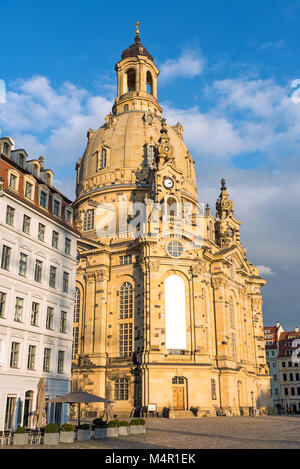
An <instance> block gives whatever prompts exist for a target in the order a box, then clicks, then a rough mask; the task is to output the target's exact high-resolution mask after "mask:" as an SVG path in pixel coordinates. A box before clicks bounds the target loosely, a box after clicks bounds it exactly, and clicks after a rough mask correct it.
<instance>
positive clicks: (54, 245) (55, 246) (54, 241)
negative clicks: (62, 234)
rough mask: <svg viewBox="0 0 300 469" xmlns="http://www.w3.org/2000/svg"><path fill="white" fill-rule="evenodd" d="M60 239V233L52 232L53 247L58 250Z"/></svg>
mask: <svg viewBox="0 0 300 469" xmlns="http://www.w3.org/2000/svg"><path fill="white" fill-rule="evenodd" d="M58 238H59V233H57V232H56V231H53V232H52V247H53V248H56V249H58Z"/></svg>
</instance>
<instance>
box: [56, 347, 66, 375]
mask: <svg viewBox="0 0 300 469" xmlns="http://www.w3.org/2000/svg"><path fill="white" fill-rule="evenodd" d="M64 360H65V352H64V351H63V350H59V351H58V361H57V373H63V372H64Z"/></svg>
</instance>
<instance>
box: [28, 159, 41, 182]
mask: <svg viewBox="0 0 300 469" xmlns="http://www.w3.org/2000/svg"><path fill="white" fill-rule="evenodd" d="M26 169H27V170H28V171H30V172H31V174H32V176H34V177H36V178H39V177H40V170H41V163H40V161H39V160H29V161H27V164H26Z"/></svg>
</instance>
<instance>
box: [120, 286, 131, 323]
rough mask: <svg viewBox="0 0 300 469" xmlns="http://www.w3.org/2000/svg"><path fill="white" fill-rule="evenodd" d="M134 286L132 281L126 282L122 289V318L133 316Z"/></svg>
mask: <svg viewBox="0 0 300 469" xmlns="http://www.w3.org/2000/svg"><path fill="white" fill-rule="evenodd" d="M132 310H133V288H132V285H131V283H129V282H124V283H123V284H122V285H121V289H120V319H128V318H132Z"/></svg>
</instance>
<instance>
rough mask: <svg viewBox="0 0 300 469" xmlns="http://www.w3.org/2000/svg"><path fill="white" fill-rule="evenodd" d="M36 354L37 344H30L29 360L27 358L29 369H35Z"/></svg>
mask: <svg viewBox="0 0 300 469" xmlns="http://www.w3.org/2000/svg"><path fill="white" fill-rule="evenodd" d="M35 356H36V346H35V345H29V347H28V360H27V369H28V370H34V369H35Z"/></svg>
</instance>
